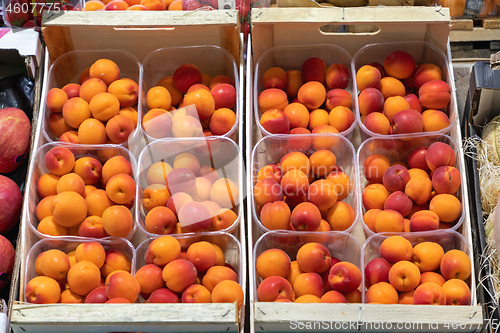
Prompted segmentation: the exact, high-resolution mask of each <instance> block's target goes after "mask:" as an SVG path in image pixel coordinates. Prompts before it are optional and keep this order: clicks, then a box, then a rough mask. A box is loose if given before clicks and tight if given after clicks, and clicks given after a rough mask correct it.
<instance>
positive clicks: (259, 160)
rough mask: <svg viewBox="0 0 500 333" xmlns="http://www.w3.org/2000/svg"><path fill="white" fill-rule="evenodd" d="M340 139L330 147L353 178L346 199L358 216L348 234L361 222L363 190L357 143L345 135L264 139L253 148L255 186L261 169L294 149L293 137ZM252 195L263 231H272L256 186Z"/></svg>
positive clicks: (301, 136)
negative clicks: (290, 143)
mask: <svg viewBox="0 0 500 333" xmlns="http://www.w3.org/2000/svg"><path fill="white" fill-rule="evenodd" d="M333 137H335V138H337V139H338V144H337V145H335V146H332V147H330V148H329V149H330V150H331V151H332V152H333V153H334V154H335V157H336V158H337V165H338V166H340V167H341V168H342V171H343V172H345V173H346V174H347V175H348V176H349V178H350V180H351V192H350V193H349V195H348V196H347V198H345V199H344V200H342V201H344V202H346V203H348V204H349V205H351V207H352V208H353V210H354V213H355V215H356V217H355V219H354V223H353V224H352V225H351V227H349V228H348V229H347V230H344V232H346V233H350V232H351V231H352V230H353V229H354V227H355V226H356V224H357V222H358V215H359V213H358V206H359V200H360V199H359V193H358V190H357V185H356V182H357V173H358V169H357V164H356V157H355V156H356V152H355V150H354V146H353V145H352V143H351V142H350V141H349V140H347V139H346V138H345V137H343V136H341V135H339V134H328V135H325V134H322V135H320V134H291V135H270V136H266V137H264V138H262V139H261V140H260V141H259V142H258V143H257V144H256V145H255V148H254V149H253V152H252V161H251V166H252V186H255V184H256V183H257V174H258V173H259V170H260V169H261V168H262V167H264V166H266V165H268V164H270V163H276V162H279V161H280V160H281V158H282V157H283V156H284V155H286V154H288V153H289V152H292V151H293V150H291V149H290V147H289V146H288V144H287V142H288V140H289V139H292V140H293V142H294V143H296V142H300V141H301V140H311V139H328V138H333ZM314 151H315V150H314V149H313V148H312V147H311V148H310V149H309V150H308V151H307V152H303V153H305V154H306V155H307V156H310V155H312V154H313V153H314ZM249 193H251V195H250V198H249V199H250V204H251V209H252V216H253V220H254V221H255V223H257V226H258V227H259V230H260V234H261V235H262V234H263V233H266V232H268V231H269V229H267V228H266V227H264V225H263V224H262V222H261V221H260V218H259V216H258V214H257V207H256V205H255V199H254V197H253V188H252V189H249Z"/></svg>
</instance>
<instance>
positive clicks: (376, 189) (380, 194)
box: [362, 184, 389, 210]
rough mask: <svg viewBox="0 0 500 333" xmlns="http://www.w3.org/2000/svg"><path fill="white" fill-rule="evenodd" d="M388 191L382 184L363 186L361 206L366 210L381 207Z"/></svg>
mask: <svg viewBox="0 0 500 333" xmlns="http://www.w3.org/2000/svg"><path fill="white" fill-rule="evenodd" d="M388 197H389V192H388V191H387V189H386V188H385V187H384V185H382V184H371V185H368V186H366V187H365V188H364V190H363V194H362V201H363V206H364V207H365V209H366V210H369V209H383V208H384V204H385V201H386V200H387V198H388Z"/></svg>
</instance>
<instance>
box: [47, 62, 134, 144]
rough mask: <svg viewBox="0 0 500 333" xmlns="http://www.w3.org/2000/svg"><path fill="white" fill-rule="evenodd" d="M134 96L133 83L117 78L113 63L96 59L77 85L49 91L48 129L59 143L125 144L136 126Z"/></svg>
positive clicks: (117, 73)
mask: <svg viewBox="0 0 500 333" xmlns="http://www.w3.org/2000/svg"><path fill="white" fill-rule="evenodd" d="M138 96H139V86H138V84H137V82H135V81H133V80H131V79H128V78H120V68H119V67H118V65H117V64H116V63H115V62H114V61H112V60H109V59H99V60H97V61H96V62H94V63H93V64H92V66H90V67H89V68H87V69H85V70H84V71H83V72H82V73H81V75H80V78H79V83H69V84H67V85H65V86H64V87H62V88H61V89H60V88H52V89H50V90H49V92H48V94H47V109H48V110H49V111H50V115H49V119H48V124H49V129H50V131H51V132H52V134H53V135H54V136H56V137H58V138H59V140H60V141H63V142H69V143H80V144H107V143H111V144H113V143H115V144H117V143H125V142H127V140H128V138H129V135H130V134H131V133H132V132H133V131H134V129H135V128H136V127H137V100H138Z"/></svg>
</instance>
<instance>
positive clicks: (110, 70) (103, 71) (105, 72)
mask: <svg viewBox="0 0 500 333" xmlns="http://www.w3.org/2000/svg"><path fill="white" fill-rule="evenodd" d="M89 75H90V77H93V78H99V79H101V80H103V81H104V82H105V83H106V84H107V85H108V86H109V85H110V84H111V82H113V81H115V80H118V79H119V78H120V68H119V67H118V65H117V64H116V63H115V62H114V61H112V60H109V59H99V60H97V61H96V62H94V63H93V64H92V66H90V69H89Z"/></svg>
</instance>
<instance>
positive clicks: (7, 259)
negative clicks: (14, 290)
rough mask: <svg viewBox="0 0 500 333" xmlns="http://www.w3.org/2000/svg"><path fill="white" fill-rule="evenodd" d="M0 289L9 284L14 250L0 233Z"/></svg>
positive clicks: (14, 254) (14, 255)
mask: <svg viewBox="0 0 500 333" xmlns="http://www.w3.org/2000/svg"><path fill="white" fill-rule="evenodd" d="M0 253H1V254H2V255H1V256H0V290H2V289H3V288H4V287H5V286H6V285H7V284H9V281H10V278H11V274H12V270H13V269H14V258H15V257H16V250H14V247H13V246H12V244H11V243H10V242H9V240H8V239H7V238H5V237H3V236H2V235H0Z"/></svg>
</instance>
